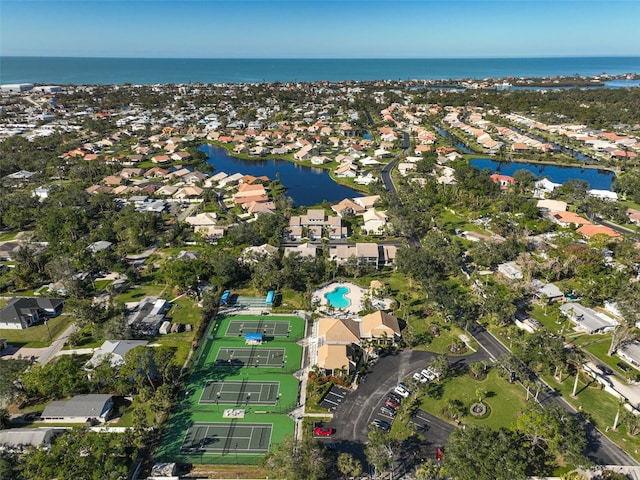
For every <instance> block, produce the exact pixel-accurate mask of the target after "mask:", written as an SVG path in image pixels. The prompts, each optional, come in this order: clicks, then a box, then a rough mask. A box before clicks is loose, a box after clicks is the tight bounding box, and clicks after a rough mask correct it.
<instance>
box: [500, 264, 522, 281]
mask: <svg viewBox="0 0 640 480" xmlns="http://www.w3.org/2000/svg"><path fill="white" fill-rule="evenodd" d="M498 272H499V273H501V274H502V275H504V276H505V277H506V278H508V279H509V280H520V279H521V278H522V277H523V275H522V267H520V265H518V264H517V263H516V262H505V263H501V264H500V265H498Z"/></svg>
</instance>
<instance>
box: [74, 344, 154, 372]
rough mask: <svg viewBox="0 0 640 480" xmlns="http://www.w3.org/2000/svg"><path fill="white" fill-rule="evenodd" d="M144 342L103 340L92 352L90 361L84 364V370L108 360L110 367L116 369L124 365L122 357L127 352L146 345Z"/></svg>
mask: <svg viewBox="0 0 640 480" xmlns="http://www.w3.org/2000/svg"><path fill="white" fill-rule="evenodd" d="M147 343H149V342H147V341H146V340H105V341H104V343H103V344H102V345H100V347H98V348H97V349H96V350H95V351H94V352H93V356H92V357H91V360H89V361H88V362H87V363H86V364H85V367H86V368H89V369H91V368H95V367H97V366H98V365H100V363H101V362H102V361H103V360H105V359H109V362H110V363H111V366H112V367H118V366H120V365H123V364H124V357H125V355H126V354H127V352H128V351H129V350H133V349H134V348H136V347H144V346H145V345H147Z"/></svg>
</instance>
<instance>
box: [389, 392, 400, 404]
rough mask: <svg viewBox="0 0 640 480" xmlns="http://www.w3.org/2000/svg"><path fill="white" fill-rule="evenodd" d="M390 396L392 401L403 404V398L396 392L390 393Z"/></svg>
mask: <svg viewBox="0 0 640 480" xmlns="http://www.w3.org/2000/svg"><path fill="white" fill-rule="evenodd" d="M388 395H389V396H388V398H390V399H392V400H395V401H396V402H398V403H402V397H401V396H400V395H398V394H397V393H396V392H394V391H391V392H389V394H388Z"/></svg>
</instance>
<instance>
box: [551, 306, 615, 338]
mask: <svg viewBox="0 0 640 480" xmlns="http://www.w3.org/2000/svg"><path fill="white" fill-rule="evenodd" d="M560 311H561V312H562V313H563V314H564V315H565V316H566V317H567V318H568V319H569V320H571V321H572V322H573V323H575V324H576V329H578V330H582V331H584V332H587V333H588V334H590V335H593V334H594V333H606V332H608V331H611V330H613V329H614V328H615V327H617V326H618V322H617V321H616V320H614V319H613V318H611V317H609V316H607V315H604V314H603V313H599V312H596V311H595V310H592V309H590V308H588V307H585V306H583V305H581V304H579V303H576V302H573V303H565V304H563V305H560Z"/></svg>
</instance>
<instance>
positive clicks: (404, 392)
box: [393, 385, 411, 398]
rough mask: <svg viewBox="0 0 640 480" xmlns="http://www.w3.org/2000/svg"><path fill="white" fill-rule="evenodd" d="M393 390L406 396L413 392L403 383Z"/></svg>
mask: <svg viewBox="0 0 640 480" xmlns="http://www.w3.org/2000/svg"><path fill="white" fill-rule="evenodd" d="M393 391H394V392H395V393H397V394H398V395H400V396H401V397H404V398H407V397H408V396H409V395H411V392H410V391H409V390H407V389H406V388H405V387H403V386H401V385H398V386H397V387H396V388H394V389H393Z"/></svg>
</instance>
